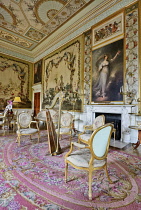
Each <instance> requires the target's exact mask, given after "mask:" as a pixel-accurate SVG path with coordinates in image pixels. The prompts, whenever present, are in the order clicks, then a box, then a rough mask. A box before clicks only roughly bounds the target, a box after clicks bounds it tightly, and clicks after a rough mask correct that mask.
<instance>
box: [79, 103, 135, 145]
mask: <svg viewBox="0 0 141 210" xmlns="http://www.w3.org/2000/svg"><path fill="white" fill-rule="evenodd" d="M97 112H99V113H100V112H101V113H110V114H111V113H114V114H121V139H119V140H120V141H122V142H127V143H130V142H131V143H135V142H136V141H137V138H138V133H137V131H135V130H133V129H131V130H130V129H129V126H130V125H135V123H136V120H135V115H133V114H131V113H133V112H137V106H136V105H126V104H125V105H109V104H108V105H103V104H102V105H97V104H96V105H85V106H84V111H83V113H79V119H80V120H79V121H78V122H77V123H76V124H79V128H78V129H79V131H83V125H86V124H87V125H90V124H92V123H93V120H94V118H95V113H97Z"/></svg>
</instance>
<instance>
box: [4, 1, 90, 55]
mask: <svg viewBox="0 0 141 210" xmlns="http://www.w3.org/2000/svg"><path fill="white" fill-rule="evenodd" d="M90 2H93V1H92V0H0V24H1V29H0V40H1V41H2V43H4V42H6V43H9V44H10V45H11V44H12V45H14V46H17V47H20V48H22V49H26V50H28V51H32V50H33V49H35V48H36V47H37V46H39V45H40V44H41V43H42V42H43V41H44V40H45V39H47V38H48V37H50V36H51V35H52V34H53V33H54V32H55V31H57V30H58V29H59V28H60V27H62V26H63V25H64V24H65V23H66V22H68V21H69V20H71V19H72V18H74V17H75V16H76V15H77V14H78V13H79V12H80V11H82V9H84V8H85V7H86V6H87V5H88V4H89V3H90Z"/></svg>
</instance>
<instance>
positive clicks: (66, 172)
mask: <svg viewBox="0 0 141 210" xmlns="http://www.w3.org/2000/svg"><path fill="white" fill-rule="evenodd" d="M67 177H68V163H65V182H67Z"/></svg>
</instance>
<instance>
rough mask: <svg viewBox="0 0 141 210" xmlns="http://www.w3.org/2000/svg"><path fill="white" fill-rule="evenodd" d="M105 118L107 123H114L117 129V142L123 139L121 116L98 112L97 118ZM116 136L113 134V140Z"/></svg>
mask: <svg viewBox="0 0 141 210" xmlns="http://www.w3.org/2000/svg"><path fill="white" fill-rule="evenodd" d="M102 114H103V115H104V116H105V123H113V125H114V128H115V129H116V135H115V140H120V139H121V114H115V113H101V112H96V113H95V117H98V116H99V115H102ZM113 135H114V134H112V138H113V137H114V136H113Z"/></svg>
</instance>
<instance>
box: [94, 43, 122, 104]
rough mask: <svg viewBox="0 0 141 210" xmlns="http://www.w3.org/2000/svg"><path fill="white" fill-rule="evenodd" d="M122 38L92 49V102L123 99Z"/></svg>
mask: <svg viewBox="0 0 141 210" xmlns="http://www.w3.org/2000/svg"><path fill="white" fill-rule="evenodd" d="M123 74H124V65H123V39H120V40H117V41H115V42H113V43H110V44H108V45H105V46H103V47H100V48H98V49H95V50H93V51H92V94H91V101H92V102H96V103H97V102H111V101H113V102H119V101H123V95H121V94H120V89H121V87H122V85H123Z"/></svg>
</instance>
